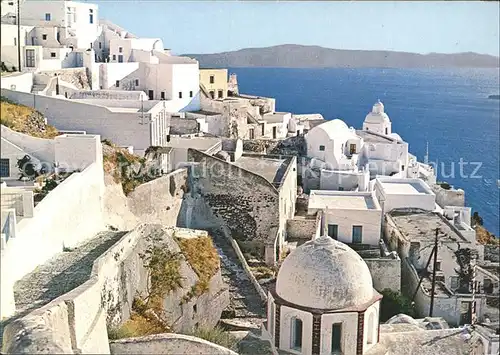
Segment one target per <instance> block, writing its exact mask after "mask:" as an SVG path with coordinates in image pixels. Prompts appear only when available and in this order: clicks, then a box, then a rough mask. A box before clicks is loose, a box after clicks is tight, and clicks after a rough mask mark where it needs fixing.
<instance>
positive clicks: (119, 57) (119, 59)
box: [118, 54, 123, 63]
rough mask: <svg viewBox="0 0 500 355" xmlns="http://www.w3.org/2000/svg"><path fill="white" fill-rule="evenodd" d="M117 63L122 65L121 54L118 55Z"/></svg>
mask: <svg viewBox="0 0 500 355" xmlns="http://www.w3.org/2000/svg"><path fill="white" fill-rule="evenodd" d="M118 63H123V54H118Z"/></svg>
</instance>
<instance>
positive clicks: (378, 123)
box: [363, 100, 392, 136]
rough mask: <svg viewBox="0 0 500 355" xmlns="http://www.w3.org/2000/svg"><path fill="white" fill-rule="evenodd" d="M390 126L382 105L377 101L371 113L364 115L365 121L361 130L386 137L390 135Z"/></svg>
mask: <svg viewBox="0 0 500 355" xmlns="http://www.w3.org/2000/svg"><path fill="white" fill-rule="evenodd" d="M391 126H392V124H391V120H390V119H389V116H388V115H387V114H386V113H385V112H384V104H383V103H382V102H380V100H378V102H376V103H375V105H373V107H372V111H371V112H370V113H368V115H366V117H365V121H364V122H363V130H364V131H372V132H375V133H378V134H384V135H386V136H387V135H390V134H391V133H392V132H391Z"/></svg>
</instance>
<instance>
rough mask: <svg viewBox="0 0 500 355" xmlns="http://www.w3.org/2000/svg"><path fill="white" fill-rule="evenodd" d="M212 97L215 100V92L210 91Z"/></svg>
mask: <svg viewBox="0 0 500 355" xmlns="http://www.w3.org/2000/svg"><path fill="white" fill-rule="evenodd" d="M210 97H211V98H212V99H215V91H210Z"/></svg>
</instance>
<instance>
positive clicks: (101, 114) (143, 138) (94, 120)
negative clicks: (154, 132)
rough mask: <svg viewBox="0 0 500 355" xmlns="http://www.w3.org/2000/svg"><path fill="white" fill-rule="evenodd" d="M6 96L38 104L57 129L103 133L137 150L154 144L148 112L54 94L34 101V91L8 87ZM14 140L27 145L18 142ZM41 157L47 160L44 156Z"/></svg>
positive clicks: (4, 90) (28, 104)
mask: <svg viewBox="0 0 500 355" xmlns="http://www.w3.org/2000/svg"><path fill="white" fill-rule="evenodd" d="M2 96H5V97H7V98H8V99H10V100H12V101H14V102H17V103H19V104H22V105H26V106H29V107H34V106H36V107H35V108H36V109H37V110H40V112H42V113H43V114H44V115H45V117H46V118H47V121H48V123H49V124H51V125H53V126H54V127H56V128H57V129H61V130H82V131H86V132H87V133H89V134H99V135H101V136H102V138H107V139H109V140H111V141H112V142H114V143H116V144H117V145H120V146H122V145H127V146H130V145H132V146H134V149H136V150H141V149H146V148H148V147H149V146H150V145H151V124H148V123H147V122H148V121H149V117H150V115H149V114H148V113H144V114H141V113H139V112H129V111H126V110H125V111H123V110H122V111H120V110H118V111H112V110H111V109H109V108H107V107H104V106H97V105H90V104H85V103H82V102H78V101H74V100H66V99H60V98H54V97H50V96H40V95H37V96H36V100H35V101H34V100H33V95H32V94H27V93H22V92H16V91H11V90H6V89H2ZM141 122H146V124H141ZM2 129H3V128H2ZM2 136H3V130H2ZM9 140H10V139H9ZM13 143H14V144H17V145H19V146H20V147H21V148H23V146H22V145H20V144H18V143H17V142H13ZM23 149H24V148H23ZM52 157H53V155H52ZM40 160H44V161H46V159H43V158H41V159H40Z"/></svg>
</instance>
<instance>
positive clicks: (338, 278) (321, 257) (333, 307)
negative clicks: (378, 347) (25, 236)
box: [266, 236, 382, 355]
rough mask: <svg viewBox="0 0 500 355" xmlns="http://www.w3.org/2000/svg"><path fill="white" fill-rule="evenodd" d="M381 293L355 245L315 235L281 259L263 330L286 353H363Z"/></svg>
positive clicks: (373, 337)
mask: <svg viewBox="0 0 500 355" xmlns="http://www.w3.org/2000/svg"><path fill="white" fill-rule="evenodd" d="M325 270H328V272H324V271H325ZM381 298H382V296H381V295H380V294H378V293H377V291H375V290H374V288H373V283H372V278H371V276H370V270H369V269H368V266H367V265H366V263H365V262H364V261H363V259H362V258H361V257H360V256H359V255H358V254H357V253H356V252H355V251H354V250H352V249H351V248H349V247H348V246H347V245H345V244H343V243H341V242H338V241H335V240H333V239H332V238H329V237H326V236H323V237H319V238H317V239H315V240H312V241H309V242H306V243H304V244H302V245H301V246H299V247H298V248H297V249H295V250H294V251H293V252H292V253H291V254H290V255H289V256H288V257H287V258H286V259H285V261H284V262H283V264H282V266H281V268H280V270H279V273H278V277H277V279H276V285H275V286H272V287H271V290H270V291H269V294H268V310H267V312H268V313H267V329H266V331H267V332H268V334H269V336H270V338H271V342H272V344H273V345H274V346H275V348H276V349H278V350H280V351H284V352H287V353H292V354H346V355H354V354H363V353H364V352H365V351H367V350H369V349H370V348H371V347H373V346H374V345H375V344H376V343H377V341H378V333H379V312H380V300H381ZM360 346H361V348H360ZM360 349H362V350H361V352H359V350H360Z"/></svg>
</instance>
